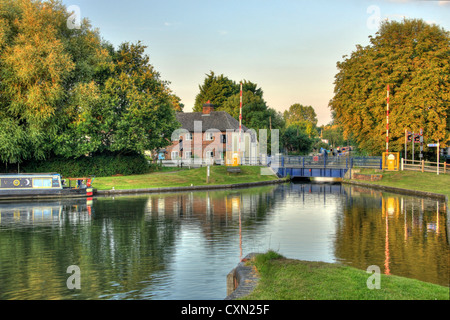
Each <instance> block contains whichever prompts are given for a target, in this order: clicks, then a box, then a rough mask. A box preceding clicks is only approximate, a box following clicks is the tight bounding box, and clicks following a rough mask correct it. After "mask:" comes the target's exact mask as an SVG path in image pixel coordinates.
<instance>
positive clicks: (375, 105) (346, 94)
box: [329, 19, 450, 155]
mask: <svg viewBox="0 0 450 320" xmlns="http://www.w3.org/2000/svg"><path fill="white" fill-rule="evenodd" d="M343 58H344V61H342V62H338V63H337V67H338V70H339V72H338V73H337V75H336V76H335V89H334V97H333V99H332V100H331V101H330V104H329V105H330V108H331V110H332V111H333V112H335V115H336V120H337V121H338V122H339V124H341V125H342V127H343V129H344V136H347V135H349V134H352V135H353V137H354V139H355V140H356V142H357V143H358V144H359V146H360V147H361V148H362V149H363V150H365V151H367V152H369V153H370V154H374V155H379V154H381V152H383V151H384V150H385V141H386V104H387V101H386V96H387V86H388V85H389V86H390V99H389V100H390V114H389V149H390V150H392V151H401V150H402V148H403V143H404V133H405V130H409V131H414V132H419V129H420V128H423V130H424V136H425V142H427V141H436V140H440V141H441V142H444V143H445V142H448V141H449V140H450V131H449V130H450V126H449V117H450V108H449V103H450V86H449V82H450V34H449V32H448V31H445V30H444V29H442V28H440V27H439V26H437V25H429V24H427V23H425V22H424V21H423V20H418V19H405V20H403V21H402V22H396V21H389V22H384V23H383V24H382V25H381V27H380V29H379V31H378V32H377V34H376V36H375V37H370V45H368V46H366V47H363V46H360V45H358V46H357V47H356V51H354V52H352V53H351V56H350V57H347V56H344V57H343Z"/></svg>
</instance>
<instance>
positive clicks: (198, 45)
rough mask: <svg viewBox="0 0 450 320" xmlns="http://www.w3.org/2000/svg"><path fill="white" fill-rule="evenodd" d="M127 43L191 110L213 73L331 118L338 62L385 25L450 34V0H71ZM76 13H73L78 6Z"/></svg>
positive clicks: (67, 0) (68, 0) (279, 105)
mask: <svg viewBox="0 0 450 320" xmlns="http://www.w3.org/2000/svg"><path fill="white" fill-rule="evenodd" d="M62 2H63V4H65V5H66V6H67V7H68V8H72V10H73V9H74V8H75V9H77V12H78V13H77V14H79V15H80V17H81V19H84V18H87V19H89V21H90V22H91V24H92V26H93V27H94V28H98V29H99V32H100V35H101V37H102V38H103V39H104V40H106V41H108V42H110V43H111V44H113V45H114V46H116V47H117V46H118V45H120V44H121V43H123V42H131V43H136V42H138V41H141V42H142V43H143V44H144V45H146V46H147V47H148V48H147V49H146V54H147V55H148V56H149V57H150V63H151V64H152V65H153V66H154V67H155V69H156V70H157V71H158V72H159V73H160V75H161V79H162V80H166V81H169V82H170V88H171V89H172V91H173V92H174V93H175V94H176V95H177V96H179V97H180V98H181V102H182V103H183V104H184V105H185V107H184V111H185V112H191V111H192V108H193V106H194V102H195V97H196V95H197V94H198V93H199V85H201V84H202V83H203V81H204V79H205V77H206V74H209V73H210V71H213V72H214V73H215V74H216V75H220V74H223V75H224V76H227V77H228V78H229V79H231V80H234V81H236V82H240V81H242V80H248V81H251V82H253V83H256V84H258V86H259V87H260V88H262V90H263V92H264V99H265V101H266V102H267V104H268V106H269V107H271V108H273V109H275V110H277V111H280V112H284V111H285V110H287V109H289V107H290V106H291V105H292V104H295V103H300V104H302V105H305V106H312V107H313V108H314V110H315V111H316V114H317V118H318V120H319V123H318V124H319V125H324V124H327V123H329V122H330V121H331V111H330V109H329V107H328V103H329V101H330V100H331V99H332V98H333V95H334V94H333V90H334V77H335V75H336V74H337V72H338V70H337V68H336V63H337V62H339V61H343V56H344V55H350V54H351V53H352V52H353V51H354V50H355V48H356V45H358V44H359V45H363V46H365V45H368V44H369V36H371V35H372V36H374V35H375V33H376V32H377V30H378V27H377V26H378V25H379V22H381V21H383V20H385V19H389V20H396V21H401V20H403V19H404V18H420V19H423V20H424V21H426V22H428V23H435V24H437V25H439V26H440V27H442V28H444V29H445V30H447V31H450V1H432V0H371V1H366V0H307V1H306V0H277V1H272V0H239V1H235V0H220V1H219V0H164V1H161V0H159V1H155V0H128V1H124V0H63V1H62ZM72 10H71V11H72Z"/></svg>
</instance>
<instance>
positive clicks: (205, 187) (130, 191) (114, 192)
mask: <svg viewBox="0 0 450 320" xmlns="http://www.w3.org/2000/svg"><path fill="white" fill-rule="evenodd" d="M285 182H289V179H277V180H269V181H257V182H247V183H236V184H219V185H203V186H186V187H166V188H144V189H127V190H95V194H96V195H117V194H136V193H161V192H177V191H198V190H212V189H233V188H246V187H254V186H262V185H269V184H278V183H285Z"/></svg>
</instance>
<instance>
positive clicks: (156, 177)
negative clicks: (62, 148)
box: [92, 166, 278, 190]
mask: <svg viewBox="0 0 450 320" xmlns="http://www.w3.org/2000/svg"><path fill="white" fill-rule="evenodd" d="M210 168H211V171H210V177H209V183H206V170H207V169H206V167H202V168H197V169H190V170H189V169H183V170H177V169H174V170H173V171H174V172H167V169H165V170H164V171H163V172H153V173H149V174H142V175H132V176H117V177H99V178H95V179H94V182H93V184H92V186H93V187H94V188H96V189H97V190H111V189H112V188H113V187H114V189H115V190H129V189H147V188H165V187H181V186H190V185H191V184H192V185H194V186H201V185H223V184H236V183H249V182H260V181H270V180H276V179H278V178H277V177H276V176H275V175H261V174H260V168H261V167H255V166H242V167H241V173H229V174H228V173H227V167H225V166H211V167H210Z"/></svg>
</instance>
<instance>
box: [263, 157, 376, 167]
mask: <svg viewBox="0 0 450 320" xmlns="http://www.w3.org/2000/svg"><path fill="white" fill-rule="evenodd" d="M268 165H270V166H272V167H273V166H278V167H294V168H295V167H297V168H314V167H322V168H347V169H349V168H354V167H358V168H375V169H381V168H382V159H381V157H354V158H350V157H338V156H334V157H332V156H328V157H323V156H305V157H302V156H279V157H271V158H270V159H269V161H268Z"/></svg>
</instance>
